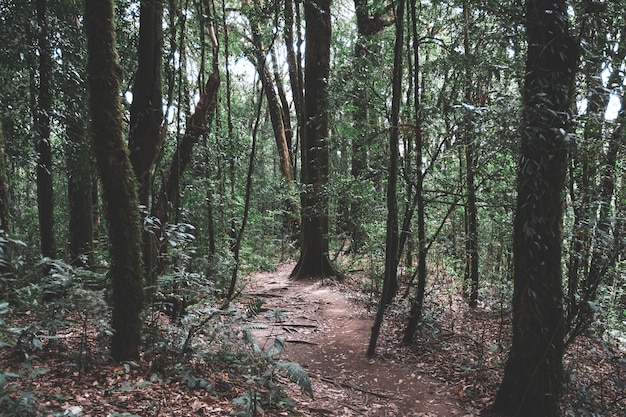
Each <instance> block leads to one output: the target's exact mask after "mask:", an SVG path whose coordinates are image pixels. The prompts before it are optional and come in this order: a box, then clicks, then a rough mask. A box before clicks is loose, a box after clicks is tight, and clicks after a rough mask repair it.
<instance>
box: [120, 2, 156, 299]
mask: <svg viewBox="0 0 626 417" xmlns="http://www.w3.org/2000/svg"><path fill="white" fill-rule="evenodd" d="M162 20H163V3H162V0H142V1H141V2H140V6H139V43H138V45H137V72H136V74H135V80H134V84H133V102H132V104H131V106H130V134H129V138H128V148H129V151H130V161H131V163H132V164H133V169H134V171H135V175H136V177H137V181H138V182H139V204H141V205H142V206H144V207H145V208H146V210H148V211H147V212H149V210H150V197H151V191H152V177H153V174H154V166H155V163H156V160H157V158H158V156H159V155H160V152H161V147H162V144H163V140H164V137H165V136H164V135H163V134H162V132H161V123H162V121H163V100H162V91H161V78H162V77H161V71H162V68H161V67H162V60H163V59H162V53H163V52H162V49H163V22H162ZM143 261H144V266H145V271H146V281H147V284H148V285H149V286H153V285H154V284H155V276H154V264H155V242H154V240H153V235H152V234H151V231H148V230H146V231H144V232H143ZM150 293H151V291H149V292H148V294H150Z"/></svg>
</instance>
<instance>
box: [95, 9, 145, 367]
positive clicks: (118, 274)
mask: <svg viewBox="0 0 626 417" xmlns="http://www.w3.org/2000/svg"><path fill="white" fill-rule="evenodd" d="M85 29H86V33H87V51H88V61H87V74H88V79H87V81H88V87H89V112H90V115H91V125H90V133H91V138H92V143H93V148H94V152H95V154H96V161H97V165H98V171H99V172H100V177H101V179H102V188H103V197H104V201H105V204H106V215H107V220H108V222H107V224H108V232H109V240H110V245H111V249H110V256H111V269H110V271H109V277H110V279H111V283H112V317H111V325H112V327H113V330H114V331H115V333H114V334H113V339H112V342H111V356H112V357H113V358H114V359H115V360H118V361H125V360H132V359H137V358H138V357H139V345H140V341H141V326H142V322H141V318H140V313H141V309H142V307H143V288H142V264H141V227H140V224H139V218H138V213H139V212H138V209H137V208H138V205H139V200H138V197H137V183H136V178H135V175H134V173H133V168H132V166H131V163H130V160H129V156H128V149H127V147H126V142H125V140H124V137H123V131H124V125H123V115H122V107H121V101H120V92H119V91H120V81H121V75H122V70H121V68H120V66H119V63H118V57H117V52H116V49H115V31H114V28H113V2H112V0H86V1H85Z"/></svg>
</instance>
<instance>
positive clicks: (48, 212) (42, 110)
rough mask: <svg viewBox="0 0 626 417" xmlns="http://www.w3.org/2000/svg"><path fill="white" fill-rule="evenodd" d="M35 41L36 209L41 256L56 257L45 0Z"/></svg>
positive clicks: (39, 0)
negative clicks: (37, 89) (36, 73)
mask: <svg viewBox="0 0 626 417" xmlns="http://www.w3.org/2000/svg"><path fill="white" fill-rule="evenodd" d="M36 7H37V26H38V32H37V39H38V43H39V101H38V106H37V115H36V120H35V132H36V137H35V152H37V208H38V212H39V233H40V237H41V254H42V255H43V256H46V257H50V258H54V257H55V256H56V241H55V237H54V192H53V183H52V145H51V143H50V114H51V113H52V89H51V87H50V82H51V78H52V56H51V53H52V52H51V50H50V40H49V39H48V36H49V35H48V21H47V1H46V0H37V2H36Z"/></svg>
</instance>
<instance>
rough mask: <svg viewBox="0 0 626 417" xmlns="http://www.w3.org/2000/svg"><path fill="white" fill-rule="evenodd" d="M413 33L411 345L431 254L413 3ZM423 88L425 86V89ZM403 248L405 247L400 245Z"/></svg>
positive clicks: (408, 330)
mask: <svg viewBox="0 0 626 417" xmlns="http://www.w3.org/2000/svg"><path fill="white" fill-rule="evenodd" d="M410 7H411V33H412V35H413V62H414V65H413V67H414V69H413V70H414V75H413V77H414V85H415V88H414V92H413V94H414V96H413V107H414V111H415V150H416V153H415V175H416V179H415V198H416V199H417V247H418V255H417V256H418V258H417V288H416V289H415V295H414V296H413V300H412V301H411V309H410V312H409V320H408V321H407V326H406V329H405V331H404V336H403V339H402V341H403V343H404V344H405V345H409V344H411V343H412V342H413V338H414V337H415V332H416V331H417V326H418V324H419V322H420V321H421V319H422V312H423V307H424V296H425V293H426V278H427V269H426V255H427V252H428V249H427V246H426V216H425V208H426V207H425V202H424V176H425V169H424V167H423V165H424V164H423V160H422V158H423V154H424V150H423V147H424V138H423V135H422V106H421V100H420V94H421V91H424V89H423V88H418V86H419V85H420V84H419V76H420V54H419V36H418V32H417V24H418V17H417V10H416V6H415V2H413V3H411V6H410ZM422 87H423V86H422ZM400 247H402V244H400Z"/></svg>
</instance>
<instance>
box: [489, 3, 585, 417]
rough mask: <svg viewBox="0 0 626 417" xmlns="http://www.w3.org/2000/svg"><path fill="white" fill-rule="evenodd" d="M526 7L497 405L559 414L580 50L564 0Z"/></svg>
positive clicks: (519, 412)
mask: <svg viewBox="0 0 626 417" xmlns="http://www.w3.org/2000/svg"><path fill="white" fill-rule="evenodd" d="M526 11H527V14H526V27H527V38H528V56H527V61H526V77H525V82H524V91H523V105H524V108H523V123H522V132H521V134H522V137H521V157H520V161H519V166H518V171H517V207H516V212H515V221H514V235H513V240H514V242H513V255H514V292H513V343H512V346H511V351H510V352H509V358H508V360H507V363H506V366H505V370H504V376H503V379H502V383H501V385H500V388H499V390H498V393H497V396H496V399H495V403H494V405H493V410H494V411H496V412H499V413H501V414H505V415H511V416H523V417H531V416H543V417H556V416H559V401H560V399H561V396H562V394H563V383H564V373H563V372H564V371H563V346H564V342H563V338H564V329H565V326H564V318H563V291H562V272H561V239H562V236H561V234H562V231H561V227H562V224H561V223H562V217H563V189H564V186H565V174H566V170H567V151H566V146H567V144H566V133H565V129H567V127H568V122H569V114H570V111H571V110H570V106H571V89H572V84H573V78H574V73H575V70H576V68H577V62H578V61H577V59H578V51H577V45H576V43H575V41H574V40H573V39H572V37H571V36H570V35H569V33H568V30H569V28H568V25H569V18H568V11H567V2H566V1H565V0H560V1H554V0H528V1H527V2H526Z"/></svg>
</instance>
